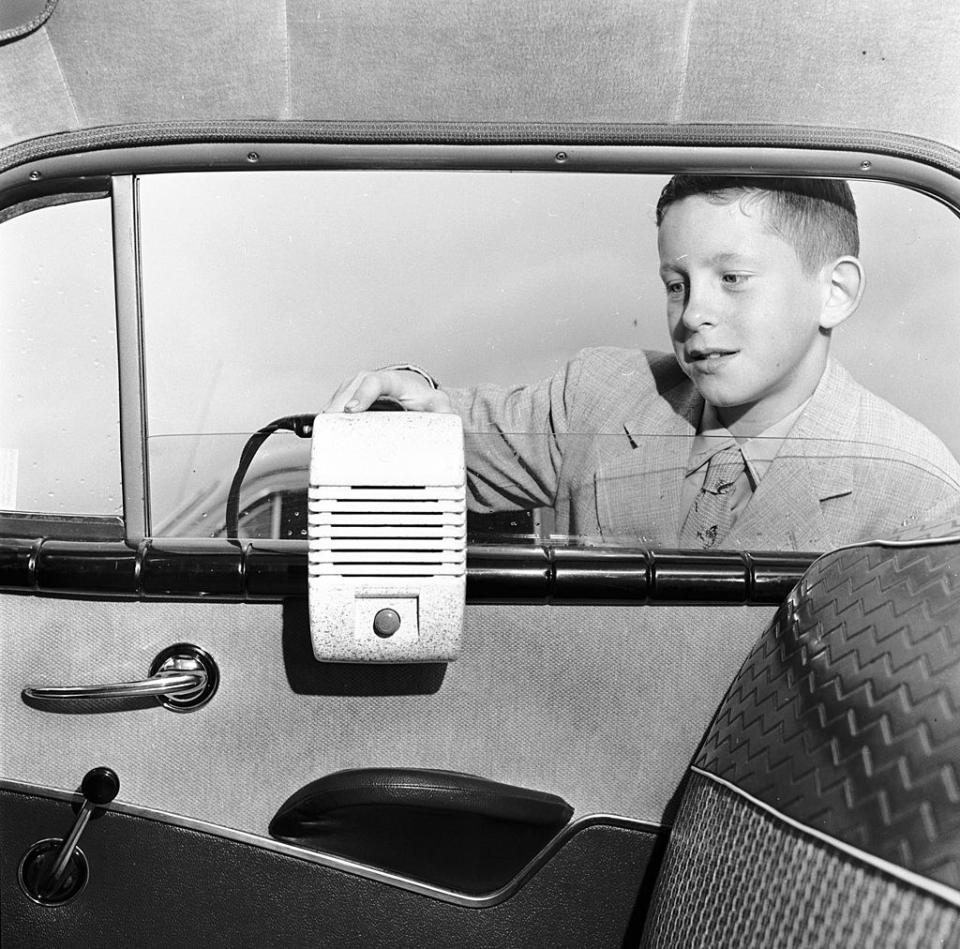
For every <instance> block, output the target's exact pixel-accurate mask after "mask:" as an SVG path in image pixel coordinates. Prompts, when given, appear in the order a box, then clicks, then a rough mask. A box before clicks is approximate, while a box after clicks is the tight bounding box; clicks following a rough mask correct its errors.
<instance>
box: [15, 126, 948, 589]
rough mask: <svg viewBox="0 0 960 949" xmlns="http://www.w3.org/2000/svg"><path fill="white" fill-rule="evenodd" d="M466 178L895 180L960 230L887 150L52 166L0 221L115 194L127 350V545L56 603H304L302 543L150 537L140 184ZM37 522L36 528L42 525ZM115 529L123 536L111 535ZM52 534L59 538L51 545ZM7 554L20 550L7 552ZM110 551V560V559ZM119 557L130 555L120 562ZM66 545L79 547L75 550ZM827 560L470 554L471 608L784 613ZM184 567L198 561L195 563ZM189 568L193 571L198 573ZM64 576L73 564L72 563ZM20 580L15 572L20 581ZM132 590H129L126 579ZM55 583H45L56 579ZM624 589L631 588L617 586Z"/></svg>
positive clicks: (353, 147) (98, 161) (248, 157)
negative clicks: (356, 175)
mask: <svg viewBox="0 0 960 949" xmlns="http://www.w3.org/2000/svg"><path fill="white" fill-rule="evenodd" d="M243 169H247V170H256V171H260V172H262V171H268V170H272V169H275V170H284V171H291V170H298V169H302V170H316V169H328V170H335V169H343V170H361V169H366V170H397V169H407V170H437V171H443V170H467V171H482V170H488V171H513V172H523V171H538V172H544V171H548V172H553V173H557V174H576V173H578V172H594V173H596V172H600V173H602V172H609V173H617V174H624V173H635V174H672V173H677V172H701V173H707V172H709V173H716V174H730V175H737V174H749V175H752V176H758V175H804V176H811V177H818V176H819V177H842V178H846V179H850V180H855V179H869V180H877V181H888V182H890V183H893V184H897V185H900V186H904V187H907V188H910V189H912V190H915V191H918V192H921V193H923V194H926V195H927V196H929V197H931V198H933V199H935V200H938V201H940V202H941V203H943V204H944V205H946V206H947V207H949V208H950V209H951V210H952V211H953V212H954V214H957V216H958V217H960V178H958V177H957V176H956V175H954V174H953V173H951V172H950V171H948V170H946V169H945V168H941V167H936V166H934V165H932V164H928V163H925V162H923V161H920V160H917V159H913V158H905V157H900V156H895V155H889V154H884V153H882V152H881V151H871V150H860V149H857V150H853V149H849V150H847V149H829V148H797V147H780V146H771V147H756V146H732V145H731V146H703V145H684V146H680V145H589V144H587V145H585V144H579V143H575V144H570V145H564V144H563V143H562V142H558V143H556V144H516V145H499V144H488V145H479V144H464V145H455V144H331V143H304V142H296V143H291V142H257V141H246V142H229V143H224V142H220V143H213V144H211V143H195V144H163V145H156V146H139V147H132V148H106V149H103V150H101V151H92V152H84V153H78V154H66V155H54V156H51V157H48V158H43V159H41V160H38V161H34V162H32V163H30V164H27V165H23V166H19V167H16V168H12V169H10V170H8V171H5V172H3V173H0V208H3V207H7V206H9V205H12V204H15V203H18V202H21V201H25V200H29V199H31V198H33V197H37V196H39V195H50V194H54V193H57V192H61V191H70V190H77V189H78V187H90V184H91V182H93V181H96V183H97V186H98V187H102V186H103V182H104V180H107V181H108V182H109V186H110V191H111V202H112V213H113V237H114V274H115V282H116V311H117V346H118V353H119V378H118V385H119V391H120V455H121V476H122V479H123V541H122V543H121V544H120V546H117V542H115V541H112V540H111V541H109V542H108V541H106V540H105V535H104V533H103V530H104V528H103V526H102V525H101V526H100V527H99V529H97V530H93V528H94V525H92V524H91V534H90V536H89V538H88V540H89V542H90V545H91V547H90V550H88V551H85V550H84V549H82V548H83V547H84V541H83V540H79V539H77V538H78V537H79V536H80V534H79V533H78V532H79V531H80V530H81V528H79V527H78V526H77V525H74V526H73V527H71V531H70V537H71V540H70V541H69V542H68V541H58V543H59V544H60V546H59V547H58V548H56V549H54V550H53V551H52V555H53V556H54V559H55V562H56V564H57V565H59V567H58V569H59V574H58V575H59V576H61V578H62V582H61V583H60V584H59V585H58V586H57V588H56V589H55V590H53V591H52V592H62V593H77V592H81V593H82V592H84V590H81V589H78V588H76V583H75V582H74V581H71V580H70V579H69V576H68V574H69V573H70V570H68V569H67V567H68V566H69V563H73V561H76V564H75V566H76V565H77V564H84V563H86V564H88V566H87V567H82V568H81V569H80V573H81V574H84V571H85V570H86V574H85V575H86V576H87V577H88V578H89V576H91V574H90V569H89V563H88V561H90V562H92V561H96V562H98V563H102V564H104V565H105V566H104V569H105V570H107V571H108V572H110V571H113V574H114V575H113V576H112V578H110V579H109V580H107V579H103V581H102V583H101V586H100V587H98V588H97V592H99V593H101V594H105V595H122V596H125V597H127V596H131V595H132V596H140V597H144V596H151V597H154V596H162V597H165V598H182V597H187V598H190V597H194V596H203V597H204V598H207V599H209V598H213V599H226V600H234V599H243V600H250V599H254V600H263V599H269V600H276V599H281V598H283V597H284V596H290V595H296V593H295V591H296V589H298V585H297V577H298V576H299V573H300V564H299V561H300V560H301V559H303V554H302V552H293V551H291V550H290V547H295V546H296V542H293V543H291V542H287V544H288V545H289V546H287V548H286V549H280V548H282V547H283V545H282V544H281V545H276V544H274V545H271V544H269V543H250V542H245V544H244V545H240V544H231V543H230V542H228V541H216V540H213V541H211V542H209V543H207V542H199V543H198V542H183V541H176V540H174V539H170V540H166V539H164V538H152V534H151V529H152V523H151V512H150V501H149V464H148V454H147V437H148V435H149V431H148V423H147V413H146V401H145V399H146V386H145V368H144V351H143V312H142V288H141V260H140V237H139V203H138V180H139V177H140V176H142V175H147V174H151V173H170V172H177V171H183V172H195V171H200V170H203V171H209V172H211V173H216V172H217V171H220V170H223V171H237V170H243ZM39 527H41V525H40V524H39V522H38V528H39ZM115 530H116V527H115V526H114V527H113V528H112V531H111V536H112V537H113V536H115V534H114V533H113V532H115ZM46 536H47V537H51V536H52V535H49V534H48V535H46ZM38 543H39V542H38ZM7 546H9V545H7ZM3 547H4V544H3V542H2V540H0V587H3V586H6V587H8V588H9V587H10V586H13V587H14V588H19V589H31V590H33V591H35V592H43V591H42V589H41V587H42V584H41V583H40V582H39V579H38V578H39V577H40V574H41V573H42V570H41V568H42V567H43V557H42V556H41V554H42V550H41V549H40V547H39V546H37V543H35V547H36V549H33V548H31V549H32V550H33V552H32V553H30V554H29V556H28V555H27V553H26V551H25V550H19V549H18V550H9V551H8V552H7V554H8V555H7V559H6V560H4V551H3V549H2V548H3ZM107 547H110V550H107V549H106V548H107ZM121 547H122V548H123V549H121ZM67 548H69V549H67ZM815 556H817V554H802V553H801V554H795V553H781V554H778V553H770V552H757V551H748V552H743V553H741V552H737V551H717V552H712V551H705V552H689V551H666V552H660V551H652V550H640V549H638V550H635V551H630V550H628V551H611V550H598V551H586V552H584V551H580V550H576V549H572V548H571V549H566V550H565V549H559V550H548V549H546V548H544V547H539V546H537V545H533V546H531V547H520V548H505V547H503V548H501V547H486V546H484V547H483V548H472V549H471V553H470V560H471V561H472V565H471V567H472V569H470V570H468V573H469V575H470V577H471V580H470V583H469V586H468V597H469V599H471V601H474V602H531V603H534V602H539V603H543V602H556V603H559V602H607V603H613V602H617V603H645V602H662V603H669V602H692V601H696V602H709V603H744V602H750V603H775V602H779V601H780V599H782V596H783V595H784V594H785V593H786V592H788V591H789V589H790V588H791V587H792V585H793V583H795V582H796V580H797V579H799V577H800V576H801V575H802V573H803V571H804V570H805V569H806V567H807V566H809V564H810V562H812V560H813V559H814V558H815ZM183 558H187V561H190V562H187V561H183ZM191 562H192V565H191ZM65 565H66V566H65ZM8 568H9V569H8ZM121 574H122V575H123V579H122V580H121V579H120V575H121ZM52 575H53V574H52V573H51V572H50V571H48V572H47V576H52ZM617 578H619V579H617Z"/></svg>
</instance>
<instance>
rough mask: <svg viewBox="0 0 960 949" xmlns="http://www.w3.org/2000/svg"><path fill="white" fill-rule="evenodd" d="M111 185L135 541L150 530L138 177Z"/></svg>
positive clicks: (125, 454) (126, 509)
mask: <svg viewBox="0 0 960 949" xmlns="http://www.w3.org/2000/svg"><path fill="white" fill-rule="evenodd" d="M112 185H113V189H112V190H113V254H114V274H115V278H114V279H115V285H116V289H115V293H116V306H117V355H118V364H119V373H120V470H121V474H122V479H123V516H124V522H125V528H124V530H125V537H126V539H127V541H128V542H129V543H132V544H136V543H138V542H139V541H140V540H142V539H143V538H144V537H147V536H149V533H150V507H149V494H148V488H149V469H148V465H147V440H146V435H147V417H146V401H145V387H144V372H143V327H142V323H141V316H142V313H141V310H142V307H141V298H140V246H139V243H140V242H139V237H138V230H139V222H138V211H137V183H136V179H135V178H134V177H133V176H131V175H121V176H119V177H116V178H114V179H113V182H112Z"/></svg>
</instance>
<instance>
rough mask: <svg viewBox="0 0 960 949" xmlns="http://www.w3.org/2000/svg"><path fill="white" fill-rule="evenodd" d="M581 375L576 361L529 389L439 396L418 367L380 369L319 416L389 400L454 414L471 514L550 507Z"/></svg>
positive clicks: (343, 390)
mask: <svg viewBox="0 0 960 949" xmlns="http://www.w3.org/2000/svg"><path fill="white" fill-rule="evenodd" d="M578 374H579V358H578V359H575V360H573V361H572V362H571V363H569V364H568V365H567V366H565V367H563V368H561V369H560V371H558V372H557V373H555V374H554V375H553V376H552V377H551V378H549V379H545V380H543V381H542V382H539V383H536V384H534V385H530V386H492V385H484V386H478V387H476V388H473V389H440V388H437V387H436V383H434V382H433V380H432V379H431V378H430V377H429V376H428V375H427V374H426V373H425V372H423V371H422V370H419V369H417V368H415V367H403V368H388V369H380V370H376V371H374V372H361V373H358V374H357V375H356V376H354V377H353V378H352V379H350V380H348V381H347V382H344V383H343V384H342V385H341V386H340V387H339V388H338V389H337V391H336V393H334V395H333V397H332V398H331V399H330V402H329V403H328V405H327V407H326V408H325V410H324V411H326V412H348V413H349V412H363V411H365V410H366V409H368V408H369V407H370V406H371V405H372V404H373V403H374V402H375V401H377V399H380V398H389V399H394V400H395V401H397V402H399V403H400V404H401V405H402V406H403V407H404V408H406V409H408V410H410V411H415V412H456V413H458V414H459V415H460V417H461V418H462V419H463V428H464V434H465V451H466V463H467V482H468V502H469V505H470V508H471V509H472V510H476V511H503V510H524V509H529V508H534V507H542V506H550V505H552V504H553V502H554V499H555V497H556V494H557V486H558V480H559V471H560V464H561V460H562V457H561V456H562V444H561V437H562V436H563V435H564V434H565V433H566V432H567V431H568V427H567V419H568V416H569V408H570V406H569V398H570V396H571V393H572V392H573V391H574V390H575V379H576V376H577V375H578ZM571 383H573V384H571Z"/></svg>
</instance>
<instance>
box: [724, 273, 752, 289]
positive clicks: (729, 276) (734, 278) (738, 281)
mask: <svg viewBox="0 0 960 949" xmlns="http://www.w3.org/2000/svg"><path fill="white" fill-rule="evenodd" d="M720 279H721V281H722V283H723V284H724V285H726V286H728V287H742V286H743V285H744V284H745V283H746V282H747V280H749V279H750V274H745V273H725V274H723V276H722V277H721V278H720Z"/></svg>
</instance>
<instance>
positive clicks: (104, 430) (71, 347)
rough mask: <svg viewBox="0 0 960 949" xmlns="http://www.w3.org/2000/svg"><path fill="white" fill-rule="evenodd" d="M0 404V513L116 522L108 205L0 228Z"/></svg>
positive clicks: (102, 201) (41, 215)
mask: <svg viewBox="0 0 960 949" xmlns="http://www.w3.org/2000/svg"><path fill="white" fill-rule="evenodd" d="M0 404H2V405H3V406H4V409H3V412H2V413H0V510H2V511H18V512H41V513H44V514H57V515H60V514H69V515H74V514H79V515H120V514H121V511H122V494H121V491H120V456H119V400H118V381H117V343H116V316H115V307H114V285H113V252H112V237H111V215H110V201H109V199H106V198H99V199H95V200H85V201H79V202H76V203H69V204H60V205H56V206H51V207H45V208H41V209H39V210H34V211H31V212H29V213H27V214H22V215H20V216H17V217H13V218H10V219H9V220H5V221H3V222H2V223H0ZM17 523H18V524H19V523H20V522H17ZM18 529H21V530H22V525H21V526H20V527H18ZM0 530H4V527H3V523H0Z"/></svg>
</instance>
